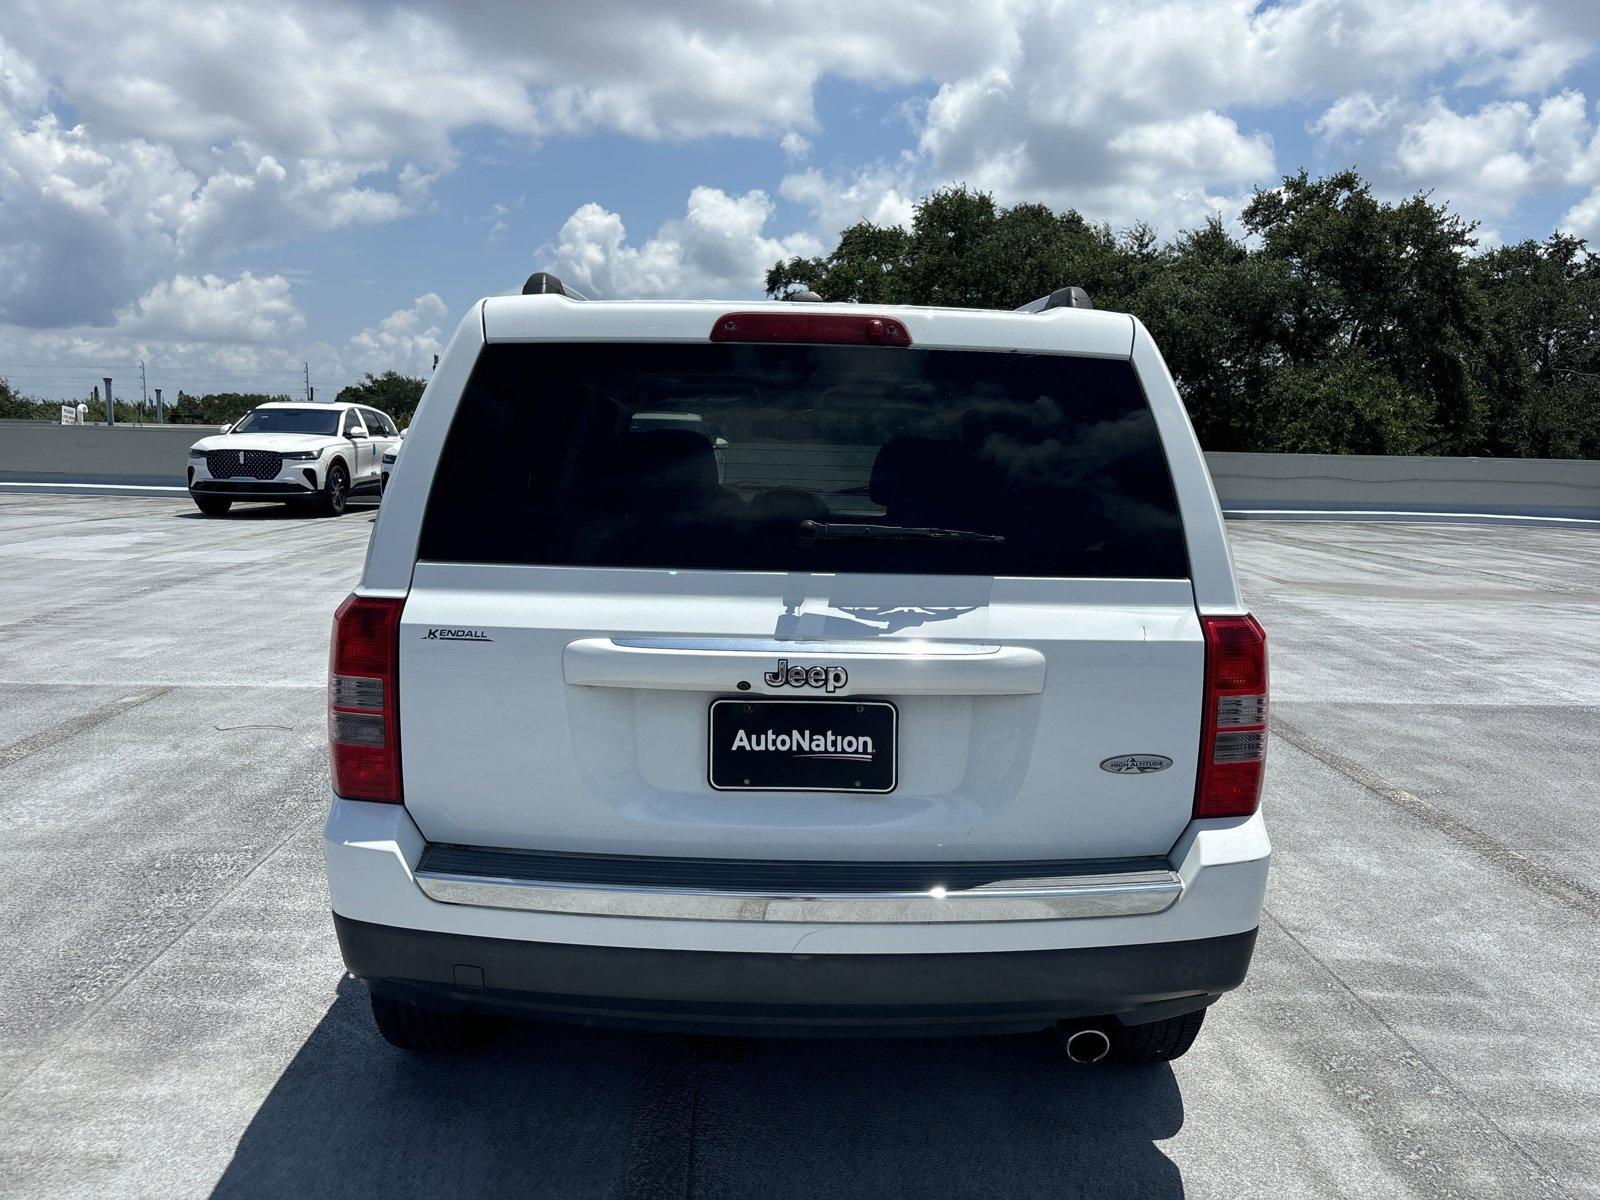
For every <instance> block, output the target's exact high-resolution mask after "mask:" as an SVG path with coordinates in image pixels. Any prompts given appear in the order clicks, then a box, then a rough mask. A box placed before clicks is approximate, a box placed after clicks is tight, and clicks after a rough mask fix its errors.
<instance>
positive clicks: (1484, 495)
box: [1206, 453, 1600, 517]
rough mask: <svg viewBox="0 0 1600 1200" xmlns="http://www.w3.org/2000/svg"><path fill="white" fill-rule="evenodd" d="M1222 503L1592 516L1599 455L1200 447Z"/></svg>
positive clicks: (1599, 503)
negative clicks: (1246, 450)
mask: <svg viewBox="0 0 1600 1200" xmlns="http://www.w3.org/2000/svg"><path fill="white" fill-rule="evenodd" d="M1206 463H1207V465H1208V466H1209V467H1210V468H1211V479H1212V481H1213V482H1214V483H1215V484H1216V488H1217V495H1218V497H1219V498H1220V499H1221V500H1222V505H1223V507H1224V508H1226V509H1235V510H1238V509H1252V508H1259V509H1282V508H1305V509H1356V510H1362V509H1366V510H1382V511H1391V512H1393V511H1399V512H1469V513H1526V514H1534V515H1545V516H1577V517H1600V460H1594V459H1563V458H1556V459H1536V458H1429V457H1407V456H1402V455H1395V456H1392V457H1388V456H1384V455H1377V454H1229V453H1213V454H1207V455H1206Z"/></svg>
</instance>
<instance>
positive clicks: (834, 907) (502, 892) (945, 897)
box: [416, 871, 1183, 925]
mask: <svg viewBox="0 0 1600 1200" xmlns="http://www.w3.org/2000/svg"><path fill="white" fill-rule="evenodd" d="M416 880H417V886H418V887H420V888H421V889H422V891H423V892H424V893H425V894H426V895H427V896H428V897H429V898H430V899H433V900H438V901H440V902H442V903H445V904H468V905H477V906H479V907H484V908H511V909H520V910H522V911H525V912H547V913H569V914H580V915H584V916H597V917H631V918H641V917H642V918H658V919H666V920H676V921H768V922H780V921H783V922H802V923H806V922H815V923H819V924H847V923H867V924H887V925H893V924H941V923H944V922H949V921H1060V920H1066V919H1073V918H1080V917H1131V916H1147V915H1149V914H1151V913H1158V912H1164V911H1165V910H1166V909H1168V908H1171V907H1172V906H1173V905H1174V904H1176V903H1177V901H1178V898H1179V897H1180V896H1181V895H1182V894H1183V880H1182V879H1181V878H1180V877H1179V876H1178V874H1177V872H1175V871H1135V872H1128V873H1124V874H1117V875H1077V876H1069V877H1063V878H1058V879H1011V880H1006V881H1004V882H1003V883H994V884H985V885H983V886H980V887H974V888H967V889H963V890H961V891H953V892H945V891H943V890H942V889H933V890H930V891H926V892H834V893H827V894H822V895H810V896H801V895H784V896H775V895H761V894H756V893H750V892H732V891H709V890H708V891H690V890H688V889H682V888H663V887H622V886H615V885H593V884H590V885H584V884H573V883H567V882H562V883H539V882H530V881H528V880H522V879H501V878H495V877H492V876H482V875H455V874H445V873H435V872H421V871H419V872H417V875H416Z"/></svg>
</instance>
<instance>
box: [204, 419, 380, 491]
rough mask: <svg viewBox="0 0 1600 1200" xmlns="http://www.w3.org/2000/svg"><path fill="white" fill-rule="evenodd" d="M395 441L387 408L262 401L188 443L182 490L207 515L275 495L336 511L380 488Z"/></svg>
mask: <svg viewBox="0 0 1600 1200" xmlns="http://www.w3.org/2000/svg"><path fill="white" fill-rule="evenodd" d="M399 445H400V431H399V430H398V429H396V428H395V424H394V421H393V419H392V418H391V417H390V416H389V414H388V413H383V412H379V411H378V410H377V409H375V408H366V407H364V406H362V405H358V404H262V405H260V406H258V407H256V408H253V409H251V410H250V412H248V413H246V414H245V415H244V416H243V417H240V418H239V420H238V421H236V422H234V423H233V424H232V425H224V426H223V427H222V432H221V433H219V434H213V435H212V436H211V437H205V438H201V439H200V440H199V441H198V442H196V443H195V444H194V445H193V446H191V447H190V448H189V473H188V477H189V495H190V496H191V497H192V498H193V499H194V502H195V504H196V505H197V506H198V507H199V509H200V511H201V512H203V513H205V514H206V515H207V516H213V517H215V516H221V515H222V514H223V513H225V512H227V511H228V509H229V508H230V507H231V506H232V505H233V502H234V501H235V500H247V501H257V500H279V501H283V502H285V503H287V504H290V505H293V506H297V507H302V508H305V509H308V510H310V509H314V510H316V511H319V512H321V513H323V514H325V515H327V516H334V517H336V516H338V515H339V514H340V513H342V512H344V510H345V505H346V504H347V503H348V502H349V499H350V497H351V496H352V495H361V494H362V493H366V492H371V493H377V492H379V491H380V489H381V482H382V478H381V476H382V468H381V463H382V459H383V457H384V455H385V454H386V453H387V452H388V451H389V450H390V449H392V448H395V447H398V446H399Z"/></svg>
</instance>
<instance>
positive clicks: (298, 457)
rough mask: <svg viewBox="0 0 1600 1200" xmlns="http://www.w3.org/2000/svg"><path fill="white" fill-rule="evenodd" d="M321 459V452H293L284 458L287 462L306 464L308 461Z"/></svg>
mask: <svg viewBox="0 0 1600 1200" xmlns="http://www.w3.org/2000/svg"><path fill="white" fill-rule="evenodd" d="M321 457H322V451H321V450H291V451H287V452H286V453H285V454H284V456H283V458H284V461H285V462H305V461H306V460H308V459H312V458H321Z"/></svg>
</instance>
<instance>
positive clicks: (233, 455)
mask: <svg viewBox="0 0 1600 1200" xmlns="http://www.w3.org/2000/svg"><path fill="white" fill-rule="evenodd" d="M282 469H283V455H281V454H279V453H278V452H277V451H276V450H209V451H207V452H206V470H208V471H210V472H211V477H212V478H213V479H231V478H233V477H234V476H236V475H245V476H248V477H249V478H251V479H276V478H277V476H278V472H279V471H280V470H282Z"/></svg>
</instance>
